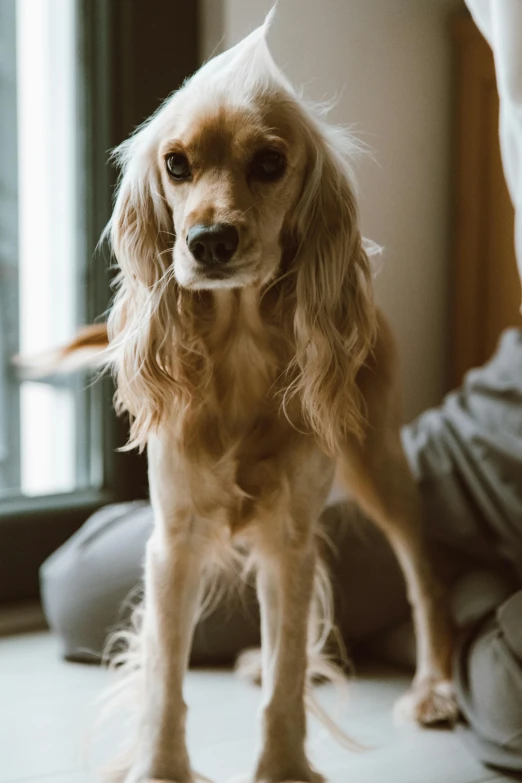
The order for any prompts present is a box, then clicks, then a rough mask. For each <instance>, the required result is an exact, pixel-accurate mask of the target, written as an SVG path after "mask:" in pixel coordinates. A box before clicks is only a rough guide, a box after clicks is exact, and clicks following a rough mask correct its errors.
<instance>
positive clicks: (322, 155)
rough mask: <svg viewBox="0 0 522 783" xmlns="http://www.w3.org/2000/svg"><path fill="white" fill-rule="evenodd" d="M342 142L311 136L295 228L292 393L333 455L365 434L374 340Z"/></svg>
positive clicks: (366, 268) (365, 264) (318, 133)
mask: <svg viewBox="0 0 522 783" xmlns="http://www.w3.org/2000/svg"><path fill="white" fill-rule="evenodd" d="M329 134H330V136H329ZM346 142H347V139H346V136H344V135H342V134H341V133H338V134H337V135H336V132H335V130H334V131H332V130H331V129H329V128H327V127H326V126H325V127H324V130H323V129H321V127H320V126H317V127H316V128H314V129H313V131H312V132H311V135H310V139H309V153H308V156H309V163H308V171H307V173H306V176H305V184H304V187H303V192H302V194H301V197H300V201H299V203H298V205H297V208H296V211H295V224H294V225H295V227H294V235H295V236H296V237H297V246H298V251H297V255H296V258H295V265H296V277H295V296H296V307H295V316H294V335H295V341H296V355H295V364H296V365H297V375H296V379H295V381H294V383H293V388H292V391H293V392H297V393H298V394H299V396H300V398H301V403H302V407H303V411H304V415H305V418H306V420H307V422H308V424H309V425H310V426H311V428H312V429H313V431H315V432H316V434H317V435H318V436H319V438H320V441H321V443H322V444H323V446H324V447H325V448H326V449H327V450H328V451H329V452H330V453H336V452H337V450H338V444H339V442H340V441H341V440H342V439H343V438H345V437H347V436H350V435H355V436H356V437H357V436H361V434H362V431H363V427H362V425H363V421H364V410H363V401H362V398H361V395H360V394H359V391H358V388H357V384H356V376H357V373H358V371H359V369H360V367H361V365H362V363H363V362H364V361H365V359H366V357H367V355H368V352H369V351H370V350H371V348H372V345H373V342H374V339H375V333H376V311H375V305H374V301H373V296H372V285H371V270H370V264H369V260H368V257H367V255H366V253H365V251H364V249H363V245H362V237H361V233H360V229H359V222H358V214H357V205H356V201H355V197H354V194H353V190H352V185H351V178H350V171H349V168H348V164H347V163H346V160H345V158H344V156H343V154H342V150H339V146H340V145H342V144H343V143H344V144H345V145H346ZM348 144H349V140H348Z"/></svg>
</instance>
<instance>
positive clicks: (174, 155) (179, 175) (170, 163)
mask: <svg viewBox="0 0 522 783" xmlns="http://www.w3.org/2000/svg"><path fill="white" fill-rule="evenodd" d="M165 162H166V164H167V171H168V173H169V174H170V176H171V177H172V178H173V179H177V180H184V179H189V178H190V174H191V171H190V163H189V162H188V160H187V158H186V157H185V155H182V154H181V152H171V153H170V155H167V157H166V158H165Z"/></svg>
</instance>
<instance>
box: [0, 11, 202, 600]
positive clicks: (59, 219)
mask: <svg viewBox="0 0 522 783" xmlns="http://www.w3.org/2000/svg"><path fill="white" fill-rule="evenodd" d="M197 11H198V4H197V3H196V2H194V3H192V2H191V3H185V2H182V0H0V119H1V121H0V602H5V601H9V600H23V599H27V598H34V597H36V596H37V595H38V568H39V566H40V564H41V563H42V562H43V560H44V559H45V558H46V557H47V556H48V555H49V554H50V553H51V552H52V551H54V550H55V549H56V548H57V547H58V546H59V545H60V544H61V543H63V541H65V539H66V538H68V537H69V536H70V535H71V534H72V533H73V532H74V531H75V530H76V529H77V528H78V527H79V526H80V525H81V524H82V522H83V521H85V519H86V518H87V516H88V515H89V514H90V513H91V512H92V511H94V510H95V509H96V508H98V507H99V506H101V505H103V504H104V503H107V502H113V501H120V500H130V499H134V498H139V497H144V496H146V494H147V478H146V465H145V460H144V458H143V457H140V456H138V455H136V454H135V453H119V452H118V451H117V448H118V446H121V445H123V443H124V442H125V439H126V435H127V424H126V422H125V421H121V420H120V421H118V420H116V419H115V416H114V414H113V412H112V405H111V398H112V391H113V390H112V384H111V381H110V379H105V380H104V381H102V382H96V383H92V379H91V378H89V377H88V375H84V376H80V375H78V376H63V377H60V376H55V377H48V378H45V379H41V380H38V381H35V380H29V379H27V378H23V377H20V375H19V373H17V371H16V368H15V367H14V365H13V362H12V357H13V356H15V355H16V354H18V353H20V352H22V353H26V354H32V353H34V352H40V351H42V350H44V351H45V350H46V349H47V348H49V347H55V346H57V345H59V344H60V343H62V342H64V341H66V340H67V339H68V338H69V337H70V336H71V335H72V334H73V333H74V332H75V331H76V328H77V326H78V325H79V324H84V323H91V322H93V320H94V319H95V318H96V317H97V316H99V315H100V313H103V312H104V311H105V310H106V308H107V305H108V304H109V301H110V288H109V263H108V257H107V253H105V254H104V253H103V252H97V251H96V247H97V243H98V240H99V237H100V235H101V233H102V230H103V228H104V226H105V224H106V222H107V220H108V219H109V217H110V212H111V196H112V189H113V185H114V180H115V172H114V171H113V169H112V167H111V166H110V165H109V164H108V152H109V150H110V149H111V148H112V147H114V146H116V145H117V144H119V143H120V142H121V141H122V140H123V139H125V138H126V137H127V136H128V135H129V133H131V132H132V131H133V130H134V129H135V128H136V126H137V125H139V124H140V123H141V122H142V121H143V120H144V119H145V118H146V117H148V116H149V115H150V114H151V113H152V112H153V111H154V110H155V109H156V108H157V106H158V104H159V102H160V101H161V100H162V99H163V98H164V97H166V96H167V95H168V94H169V93H170V92H171V91H172V90H173V89H174V88H175V87H176V86H177V85H179V84H180V83H181V82H182V81H183V79H184V78H185V77H186V76H187V75H188V74H190V73H191V72H192V71H194V70H195V69H196V67H197V65H198V57H197V28H198V20H197ZM176 30H183V35H182V36H181V37H180V36H177V37H176V40H175V45H173V40H174V39H173V31H176ZM103 256H105V257H103Z"/></svg>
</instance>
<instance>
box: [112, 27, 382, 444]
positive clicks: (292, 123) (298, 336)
mask: <svg viewBox="0 0 522 783" xmlns="http://www.w3.org/2000/svg"><path fill="white" fill-rule="evenodd" d="M267 27H268V21H267V22H266V23H265V25H264V26H263V27H261V28H259V29H258V30H256V31H254V33H252V34H251V35H250V36H248V37H247V38H246V39H244V40H243V41H242V42H241V43H240V44H238V45H237V46H236V47H234V48H233V49H231V50H229V51H227V52H225V53H224V54H222V55H220V56H218V57H216V58H214V59H213V60H211V61H210V62H208V63H207V64H206V65H205V66H203V68H201V69H200V70H199V71H198V72H197V73H196V74H195V75H194V76H193V77H192V78H191V79H190V80H189V81H188V82H187V83H186V84H185V85H184V86H183V87H182V88H181V89H180V90H178V91H177V92H176V93H175V94H174V95H173V96H172V97H171V98H169V99H168V100H167V102H166V103H165V104H164V105H163V106H162V107H161V109H160V110H159V111H158V112H157V113H156V114H155V115H154V116H153V117H152V118H151V120H149V122H148V123H147V124H146V125H145V126H144V127H143V128H141V129H140V130H139V131H138V132H137V133H136V134H135V135H134V136H133V137H132V138H131V139H130V140H129V141H127V142H125V144H124V145H122V147H121V148H120V150H119V151H118V153H117V154H118V157H119V160H120V162H121V164H122V168H123V173H122V179H121V183H120V187H119V191H118V196H117V200H116V205H115V210H114V215H113V218H112V221H111V231H112V242H113V247H114V251H115V254H116V257H117V260H118V262H119V265H120V267H121V270H122V276H123V281H124V293H125V294H126V297H123V299H124V300H125V301H122V297H120V302H119V305H120V311H121V313H123V311H124V317H122V318H120V319H119V321H118V323H119V327H120V329H121V324H122V322H123V321H124V320H125V319H126V320H127V321H129V319H130V320H132V315H131V311H133V312H134V314H135V320H136V318H138V310H139V311H140V312H141V315H140V316H139V317H140V318H141V329H140V332H141V337H136V330H134V335H135V340H134V346H133V350H134V351H135V354H136V351H138V353H139V350H138V349H137V347H136V341H137V340H139V341H140V342H141V346H142V347H141V354H142V356H141V367H142V368H143V366H144V365H146V364H149V363H150V362H151V361H152V363H154V362H155V363H156V365H157V366H158V367H161V371H162V372H163V371H164V372H165V374H166V376H168V375H173V370H172V364H171V363H169V361H168V359H167V358H164V359H162V358H161V353H162V350H163V349H162V347H161V346H163V347H164V346H165V333H166V329H165V327H166V326H167V321H168V323H169V325H170V326H172V325H173V323H174V321H175V320H176V318H177V319H178V325H180V326H181V327H183V324H180V318H179V300H180V297H181V298H183V292H184V291H185V292H187V294H188V292H190V291H197V290H201V289H216V288H241V287H245V286H258V287H260V288H262V287H263V286H266V285H267V284H269V283H272V282H274V281H275V280H276V279H279V278H280V277H281V276H285V277H286V278H288V277H290V279H291V285H290V286H289V287H288V290H291V291H292V295H293V298H294V303H295V316H294V337H295V344H296V351H295V365H296V366H297V367H298V368H299V370H300V371H299V373H298V377H297V380H294V387H293V390H294V391H296V392H300V393H301V395H302V397H303V400H304V403H305V408H307V410H308V418H309V419H310V421H311V423H312V425H313V426H315V428H316V429H317V427H318V426H319V421H320V420H321V419H322V420H324V419H325V416H326V411H322V410H320V408H321V405H322V404H324V406H327V405H329V406H330V408H331V407H332V404H333V406H334V408H335V407H336V406H337V407H340V406H341V402H340V400H338V401H334V400H333V395H332V394H330V399H329V400H328V395H325V394H324V391H325V390H326V389H327V388H328V387H331V388H332V389H333V386H334V385H336V384H339V383H344V385H345V386H346V385H347V383H348V375H349V380H350V385H351V386H353V380H354V375H355V372H356V369H357V368H358V366H359V365H360V363H361V361H362V358H363V357H364V356H365V355H366V353H367V350H368V346H369V344H370V342H371V339H372V334H373V308H372V304H371V292H370V286H369V268H368V260H367V258H366V255H365V253H364V250H363V248H362V243H361V236H360V232H359V228H358V223H357V209H356V203H355V199H354V196H353V192H352V186H351V179H350V171H349V164H348V160H349V157H348V156H347V153H349V152H350V151H351V149H352V148H353V145H352V142H351V140H350V138H349V136H347V134H345V133H343V132H340V131H339V130H338V129H335V128H332V127H331V126H328V125H327V124H326V123H325V122H323V120H322V119H321V117H320V115H318V114H317V113H314V112H313V111H311V110H310V108H309V107H308V105H307V104H306V102H305V101H304V100H303V99H302V97H301V96H300V95H299V94H298V93H297V92H296V91H295V90H294V89H293V87H292V86H291V85H290V84H289V82H288V81H287V80H286V78H285V77H284V75H283V74H282V73H281V71H280V70H279V69H278V68H277V66H276V65H275V63H274V61H273V59H272V57H271V55H270V53H269V50H268V47H267V45H266V30H267ZM283 261H284V265H283ZM168 286H170V287H171V291H172V286H175V291H176V292H177V293H176V296H177V297H178V312H174V311H175V310H176V307H175V306H174V305H173V299H172V295H171V296H170V304H168V305H166V304H165V299H164V297H163V299H161V297H160V296H159V294H158V291H161V292H162V294H163V293H164V292H165V291H166V290H167V287H168ZM150 297H156V299H155V303H154V304H151V302H150ZM147 298H149V300H148V301H149V304H148V305H145V303H146V302H147ZM137 300H141V301H142V302H143V303H144V304H143V306H142V307H141V310H140V308H137V306H136V301H137ZM185 300H186V297H185ZM117 305H118V302H117ZM147 319H148V321H149V323H150V322H151V321H154V319H155V320H156V321H158V320H159V322H162V323H159V329H156V330H155V332H156V338H155V339H152V337H153V335H152V333H150V334H149V338H148V342H147V343H146V344H145V342H144V340H145V338H144V337H143V325H144V321H145V320H147ZM173 319H174V321H173ZM116 320H117V319H116V318H114V319H113V321H116ZM126 328H127V331H129V327H128V326H127V327H126ZM116 331H117V329H116ZM167 331H168V330H167ZM160 336H161V340H162V341H163V342H162V343H161V346H160V347H158V346H159V343H158V340H159V339H160ZM151 344H152V347H151ZM168 345H171V343H170V342H169V343H168ZM166 350H167V351H168V350H170V348H169V347H167V348H166ZM145 352H147V358H146V359H145V355H144V354H145ZM341 353H342V354H343V355H348V353H349V355H350V361H348V362H345V363H344V366H345V368H346V369H345V370H344V371H343V372H344V379H343V378H342V377H341V376H340V375H339V372H338V366H339V365H340V364H342V361H341V356H340V354H341ZM151 357H152V358H151ZM133 363H134V367H135V368H136V366H137V365H136V355H135V356H134V359H133ZM330 365H331V367H330V368H329V366H330ZM347 373H348V375H347ZM134 374H135V375H136V372H135V373H134ZM141 375H142V376H143V372H141ZM152 380H154V379H152ZM155 381H157V378H156V379H155ZM307 398H308V399H309V404H308V405H307V404H306V399H307ZM321 399H322V400H323V403H322V404H319V401H320V400H321ZM156 407H158V404H157V401H156ZM159 407H161V406H159ZM328 417H329V418H330V420H331V421H332V422H335V421H336V412H335V410H333V411H332V410H330V411H329V412H328ZM352 423H353V424H355V418H354V421H353V422H352ZM333 426H334V424H332V428H333Z"/></svg>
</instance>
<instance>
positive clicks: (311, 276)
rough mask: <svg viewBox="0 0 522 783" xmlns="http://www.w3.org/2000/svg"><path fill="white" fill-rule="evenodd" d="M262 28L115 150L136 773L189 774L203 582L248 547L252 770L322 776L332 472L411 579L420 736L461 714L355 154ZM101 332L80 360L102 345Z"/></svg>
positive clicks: (410, 700)
mask: <svg viewBox="0 0 522 783" xmlns="http://www.w3.org/2000/svg"><path fill="white" fill-rule="evenodd" d="M267 26H268V22H267V23H265V25H264V26H263V27H261V28H260V29H258V30H256V31H255V32H254V33H252V34H251V35H250V36H248V37H247V38H246V39H244V40H243V41H242V42H241V43H240V44H239V45H238V46H236V47H235V48H233V49H231V50H229V51H228V52H225V53H224V54H222V55H220V56H218V57H216V58H214V59H213V60H211V61H210V62H208V63H207V64H206V65H204V66H203V67H202V68H201V69H200V70H199V71H198V72H197V73H196V74H195V75H194V76H193V77H192V78H191V79H189V80H188V81H187V82H186V83H185V85H184V86H183V87H182V88H181V89H180V90H178V91H177V92H176V93H175V94H174V95H173V96H172V97H170V98H169V99H168V100H167V102H166V103H165V104H164V105H163V106H162V107H161V108H160V109H159V111H158V112H157V113H156V114H155V115H154V116H153V117H152V118H151V119H150V120H149V121H148V122H147V123H146V124H145V125H144V126H143V127H142V128H140V129H139V130H138V132H136V133H135V134H134V135H133V136H132V137H131V138H130V139H129V140H128V141H127V142H125V143H124V144H123V145H122V146H121V147H120V148H119V149H118V151H117V160H118V162H119V164H120V166H121V168H122V176H121V181H120V184H119V188H118V193H117V198H116V204H115V208H114V214H113V217H112V220H111V222H110V227H109V230H110V237H111V241H112V247H113V250H114V254H115V257H116V259H117V262H118V265H119V269H120V274H119V278H118V283H117V293H116V297H115V301H114V305H113V308H112V310H111V312H110V315H109V320H108V335H109V342H110V344H109V346H108V348H107V352H106V353H107V356H108V358H109V361H110V362H111V363H112V364H113V366H114V368H115V376H116V381H117V392H116V404H117V408H118V409H119V410H120V411H126V412H128V414H129V415H130V417H131V422H132V424H131V437H130V442H129V447H133V446H137V447H139V448H141V449H143V448H145V447H147V450H148V458H149V474H150V492H151V499H152V505H153V508H154V515H155V528H154V532H153V534H152V537H151V539H150V541H149V542H148V546H147V553H146V563H145V597H144V604H143V617H142V622H141V625H140V631H139V635H138V636H137V637H136V639H135V640H134V642H133V644H132V645H131V646H132V647H133V649H134V648H135V649H134V652H139V656H140V658H139V659H140V665H139V667H138V670H137V674H136V673H135V676H137V677H139V678H140V702H139V709H140V724H139V725H140V730H139V736H138V738H137V741H136V745H135V755H134V759H133V760H132V763H131V765H130V768H129V769H128V770H127V771H126V772H125V774H124V780H125V783H144V782H145V781H151V780H154V781H169V782H172V783H192V781H193V779H194V773H193V772H192V770H191V764H190V761H189V757H188V753H187V748H186V744H185V716H186V706H185V703H184V701H183V678H184V674H185V669H186V667H187V661H188V656H189V651H190V646H191V638H192V633H193V629H194V625H195V622H196V620H197V617H198V612H199V609H200V607H201V604H202V601H204V594H205V589H206V588H205V585H206V584H207V582H208V579H209V578H210V577H211V576H212V574H213V573H214V572H215V571H216V569H219V567H220V566H221V565H227V566H229V565H230V564H233V563H234V562H235V561H236V559H237V558H238V554H237V553H238V551H239V552H240V553H244V552H248V558H249V564H250V565H252V567H253V568H255V572H256V580H257V581H256V584H257V591H258V596H259V603H260V607H261V618H262V642H263V647H262V686H263V716H262V748H261V753H260V756H259V758H258V760H257V765H256V769H255V772H254V775H253V777H252V778H251V780H253V781H255V783H282V782H283V781H285V782H286V781H302V782H303V783H311V781H319V780H321V779H322V778H321V776H320V775H319V774H318V773H317V772H315V771H314V770H313V768H312V767H311V764H310V762H309V760H308V757H307V754H306V750H305V735H306V709H305V703H306V699H305V695H306V692H307V688H308V681H309V678H310V676H311V670H312V669H313V665H312V664H313V662H314V660H317V653H318V651H319V649H320V647H321V646H322V645H323V643H324V642H325V640H326V638H327V637H328V631H329V630H330V626H331V610H330V606H329V600H328V588H327V585H326V583H325V580H324V578H322V576H323V577H324V574H323V571H322V569H321V567H320V564H319V559H318V554H317V544H316V542H317V536H318V532H319V531H318V525H319V518H320V514H321V510H322V508H323V506H324V504H325V501H326V498H327V496H328V493H329V490H330V486H331V484H332V480H333V478H334V472H335V471H337V475H338V476H339V478H340V479H341V480H342V481H343V482H344V485H345V486H346V488H347V489H348V491H349V492H350V493H351V495H352V496H353V497H355V499H356V500H357V501H358V502H359V504H360V505H361V507H362V508H363V509H364V510H365V512H367V513H368V514H369V515H370V516H371V517H372V518H373V519H374V520H375V523H376V524H377V525H379V526H380V527H381V528H382V530H383V531H384V533H385V534H386V536H387V537H388V539H389V541H390V542H391V545H392V547H393V548H394V550H395V552H396V555H397V557H398V559H399V561H400V564H401V566H402V569H403V572H404V577H405V580H406V582H407V587H408V594H409V597H410V601H411V604H412V609H413V617H414V621H415V626H416V633H417V652H418V655H417V673H416V676H415V679H414V682H413V685H412V688H411V691H410V692H409V693H408V694H407V696H406V697H405V699H403V701H402V710H403V711H405V710H406V711H407V712H408V714H409V715H410V716H411V717H412V718H413V719H416V720H417V721H419V722H420V723H426V724H428V723H431V722H437V721H439V720H446V719H452V718H454V716H455V712H456V704H455V699H454V695H453V690H452V686H451V682H450V653H451V641H452V634H451V628H450V623H449V620H448V616H447V611H446V607H445V602H444V596H443V591H442V589H441V588H440V586H439V583H438V582H437V580H436V578H435V576H434V575H433V572H432V568H431V566H430V560H429V558H428V556H427V554H426V551H425V547H424V544H423V541H422V538H421V535H420V526H419V501H418V498H417V494H416V489H415V486H414V483H413V481H412V478H411V476H410V472H409V469H408V465H407V463H406V459H405V456H404V454H403V451H402V447H401V441H400V437H399V425H400V410H399V402H398V389H397V359H396V352H395V347H394V343H393V339H392V335H391V334H390V330H389V328H388V326H387V324H386V321H385V320H384V318H383V317H382V315H381V314H380V313H379V312H378V310H377V308H376V306H375V303H374V299H373V296H372V278H371V271H370V264H369V261H368V256H367V253H366V252H365V245H364V243H363V240H362V238H361V233H360V230H359V225H358V212H357V204H356V201H355V198H354V193H353V189H352V184H351V175H350V167H349V159H350V153H351V151H352V147H353V144H352V142H351V141H350V138H349V137H348V136H347V134H346V133H345V132H344V131H343V130H340V129H338V128H334V127H331V126H329V125H328V124H326V122H325V121H324V120H323V119H322V116H321V114H320V113H317V112H316V111H314V109H313V107H311V106H309V105H308V104H307V102H306V101H305V100H304V99H303V98H302V97H301V95H299V94H298V93H297V92H296V90H295V89H294V88H293V87H292V86H291V85H290V84H289V82H288V81H287V80H286V78H285V77H284V76H283V74H282V73H281V71H280V70H279V69H278V68H277V66H276V65H275V63H274V62H273V60H272V58H271V56H270V54H269V51H268V48H267V44H266V30H267ZM103 330H104V327H101V332H102V334H101V337H100V334H99V333H97V332H96V329H95V330H94V331H91V332H87V333H86V334H85V335H83V337H81V338H80V339H79V341H78V342H77V343H76V345H75V347H76V348H80V349H82V348H84V349H85V348H87V349H88V348H89V345H91V346H92V345H93V344H94V343H95V342H96V339H98V342H99V343H100V342H101V344H103V343H104V335H103ZM82 341H83V342H82ZM131 652H132V651H131Z"/></svg>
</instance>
